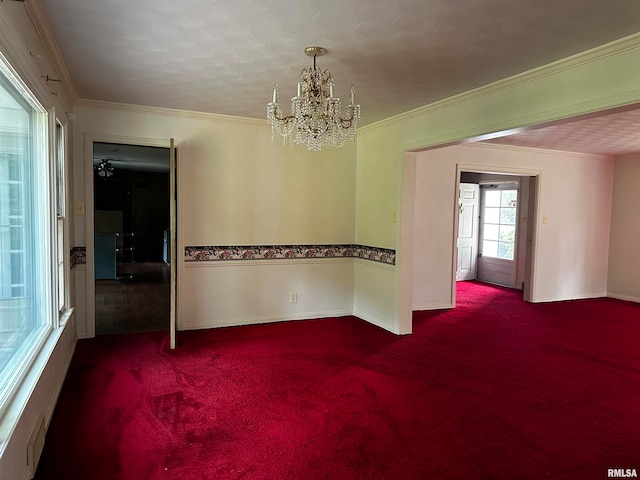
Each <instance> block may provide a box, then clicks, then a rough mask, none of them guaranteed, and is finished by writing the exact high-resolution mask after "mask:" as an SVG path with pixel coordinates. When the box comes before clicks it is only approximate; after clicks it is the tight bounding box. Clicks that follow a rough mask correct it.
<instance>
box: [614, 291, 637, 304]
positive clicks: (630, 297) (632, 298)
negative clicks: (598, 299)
mask: <svg viewBox="0 0 640 480" xmlns="http://www.w3.org/2000/svg"><path fill="white" fill-rule="evenodd" d="M607 298H613V299H616V300H624V301H625V302H635V303H640V297H637V296H635V295H622V294H620V293H611V292H607Z"/></svg>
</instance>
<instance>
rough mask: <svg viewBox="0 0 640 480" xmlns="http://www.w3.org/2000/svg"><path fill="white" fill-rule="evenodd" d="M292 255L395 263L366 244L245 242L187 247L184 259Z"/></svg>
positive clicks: (389, 253)
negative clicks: (243, 243) (238, 244)
mask: <svg viewBox="0 0 640 480" xmlns="http://www.w3.org/2000/svg"><path fill="white" fill-rule="evenodd" d="M292 258H363V259H365V260H371V261H374V262H380V263H386V264H388V265H395V264H396V251H395V250H392V249H389V248H378V247H369V246H366V245H245V246H206V247H200V246H198V247H195V246H188V247H185V248H184V260H185V262H219V261H227V260H278V259H292Z"/></svg>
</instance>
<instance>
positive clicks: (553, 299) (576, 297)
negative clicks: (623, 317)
mask: <svg viewBox="0 0 640 480" xmlns="http://www.w3.org/2000/svg"><path fill="white" fill-rule="evenodd" d="M606 297H607V293H606V292H591V293H588V292H585V293H581V294H579V295H575V294H574V295H571V296H569V297H564V296H563V297H550V298H536V299H535V300H532V303H555V302H566V301H568V300H589V299H594V298H606Z"/></svg>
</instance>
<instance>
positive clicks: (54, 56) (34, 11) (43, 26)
mask: <svg viewBox="0 0 640 480" xmlns="http://www.w3.org/2000/svg"><path fill="white" fill-rule="evenodd" d="M25 7H26V9H27V13H28V14H29V18H30V19H31V23H32V24H33V27H34V28H35V29H36V32H37V33H38V36H39V37H40V41H41V43H42V45H43V46H44V48H45V50H46V52H47V57H48V58H49V60H50V61H51V63H52V64H53V68H54V70H55V71H56V75H58V76H59V80H61V83H62V88H64V91H65V93H66V95H67V99H68V100H69V101H70V102H71V103H72V104H73V103H75V102H76V101H77V100H78V93H77V92H76V88H75V85H74V84H73V81H72V78H71V75H70V74H69V70H68V69H67V64H66V63H65V61H64V57H63V56H62V52H61V51H60V47H59V46H58V42H57V41H56V37H55V35H54V34H53V32H52V30H51V26H50V25H49V22H48V21H47V20H46V15H45V14H43V13H42V9H41V7H40V4H39V2H25Z"/></svg>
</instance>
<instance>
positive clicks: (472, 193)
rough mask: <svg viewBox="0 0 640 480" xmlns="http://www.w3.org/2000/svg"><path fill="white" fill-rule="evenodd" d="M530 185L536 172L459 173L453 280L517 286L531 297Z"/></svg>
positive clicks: (532, 187)
mask: <svg viewBox="0 0 640 480" xmlns="http://www.w3.org/2000/svg"><path fill="white" fill-rule="evenodd" d="M535 185H536V177H535V176H528V175H518V174H511V173H504V174H502V173H495V172H491V173H489V172H478V171H464V170H463V171H461V172H460V173H459V192H458V199H457V202H458V212H459V214H458V229H457V232H458V238H457V249H456V250H457V251H456V255H457V262H456V281H464V280H479V281H482V282H485V283H493V284H497V285H502V286H507V287H510V288H516V289H519V290H523V291H524V297H525V300H528V299H529V298H530V289H529V288H528V287H530V283H531V282H530V278H531V277H530V274H531V263H532V249H531V245H532V243H533V233H534V232H533V231H534V216H535V198H536V196H535V191H536V188H535ZM469 212H472V213H469Z"/></svg>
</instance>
